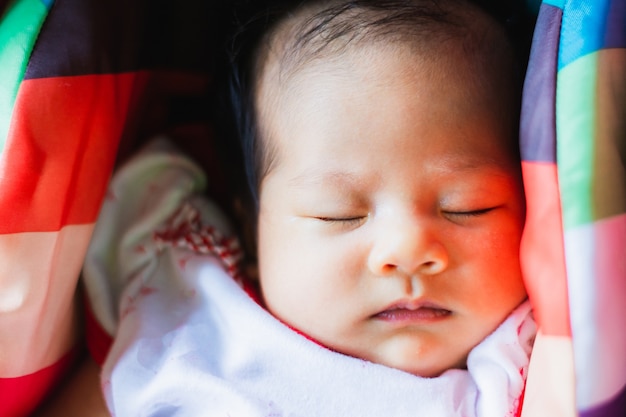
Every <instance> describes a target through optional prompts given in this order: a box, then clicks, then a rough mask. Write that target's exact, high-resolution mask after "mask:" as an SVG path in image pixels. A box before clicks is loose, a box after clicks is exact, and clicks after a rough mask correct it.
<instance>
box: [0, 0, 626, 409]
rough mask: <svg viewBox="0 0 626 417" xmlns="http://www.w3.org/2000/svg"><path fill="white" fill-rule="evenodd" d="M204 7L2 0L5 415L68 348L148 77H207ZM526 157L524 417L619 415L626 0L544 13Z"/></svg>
mask: <svg viewBox="0 0 626 417" xmlns="http://www.w3.org/2000/svg"><path fill="white" fill-rule="evenodd" d="M170 3H172V4H170ZM209 3H211V4H213V3H219V2H213V3H212V2H207V1H198V0H195V1H194V0H182V1H179V2H164V1H161V2H154V1H152V2H148V1H147V0H132V1H130V0H129V1H124V0H110V1H106V2H102V1H97V0H56V1H55V0H11V1H8V2H7V1H2V0H0V415H2V416H8V417H12V416H25V415H29V414H30V413H31V412H32V410H33V409H34V408H35V407H36V406H37V404H38V403H40V402H41V401H43V399H44V398H45V397H46V395H47V394H48V393H49V392H51V390H52V389H53V388H54V387H55V385H56V384H57V383H58V381H59V380H60V379H61V378H62V377H63V375H64V374H65V373H66V372H67V370H68V369H69V368H70V367H71V365H72V363H73V362H74V361H75V357H76V356H77V355H78V354H79V352H80V350H81V345H82V342H81V337H80V334H81V332H80V324H79V322H80V316H81V313H80V311H79V309H78V308H77V305H78V304H79V303H77V302H76V301H75V300H76V296H75V294H76V289H77V282H78V277H79V274H80V268H81V265H82V263H83V258H84V255H85V251H86V248H87V245H88V242H89V240H90V237H91V233H92V230H93V225H94V222H95V220H96V217H97V215H98V211H99V208H100V205H101V203H102V201H103V198H104V195H105V192H106V185H107V182H108V179H109V177H110V174H111V172H112V169H113V166H114V164H115V159H116V157H117V155H118V154H119V153H120V152H121V151H123V150H124V149H125V148H124V147H125V146H126V145H125V144H126V143H128V140H129V138H133V137H134V136H136V134H137V132H138V131H139V130H140V128H141V126H138V123H139V122H138V120H139V119H140V117H139V116H140V114H139V113H140V110H141V109H143V108H145V102H146V101H150V100H151V98H153V97H151V96H150V94H154V91H155V88H154V87H155V81H154V80H155V74H158V71H156V70H157V69H159V70H162V69H168V70H172V69H175V70H177V71H178V70H182V71H186V72H187V73H191V72H193V71H196V70H198V69H200V70H201V71H206V63H207V62H210V59H211V58H210V56H207V54H209V55H210V51H211V45H208V44H206V41H202V42H201V41H199V40H201V39H202V40H205V39H210V36H209V35H210V33H208V32H207V30H208V31H209V32H210V29H211V27H212V26H211V24H208V23H207V22H213V21H215V19H216V16H214V15H213V14H212V12H213V11H212V8H211V7H212V6H210V5H208V4H209ZM181 21H182V22H184V24H181ZM203 28H208V29H203ZM203 30H204V31H203ZM203 42H204V43H203ZM201 87H202V86H201ZM157 90H158V89H157ZM149 93H150V94H149ZM153 122H154V120H153ZM152 127H153V128H155V129H156V128H158V127H160V126H156V125H155V126H152ZM120 144H121V147H120ZM521 148H522V156H523V172H524V181H525V186H526V193H527V199H528V223H527V228H526V232H525V235H524V239H523V244H522V262H523V267H524V273H525V277H526V280H527V287H528V291H529V295H530V300H531V302H532V304H533V307H534V309H535V316H536V319H537V321H538V324H539V336H538V338H537V341H536V344H535V348H534V351H533V356H532V358H531V364H530V371H529V377H528V384H527V389H526V398H525V402H524V407H523V411H522V415H523V416H540V415H541V416H543V415H549V416H576V415H580V416H584V417H596V416H597V417H601V416H606V417H612V416H622V415H626V331H625V330H626V329H625V326H626V325H625V323H624V322H625V320H626V319H625V318H626V171H625V169H626V168H625V164H626V162H625V161H626V0H546V1H544V2H543V3H542V4H541V7H540V9H539V13H538V16H537V24H536V29H535V35H534V40H533V46H532V51H531V57H530V61H529V67H528V74H527V77H526V82H525V87H524V103H523V109H522V124H521Z"/></svg>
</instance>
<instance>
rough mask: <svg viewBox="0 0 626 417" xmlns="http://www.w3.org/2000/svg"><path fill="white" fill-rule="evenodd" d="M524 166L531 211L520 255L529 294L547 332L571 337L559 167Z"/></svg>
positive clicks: (528, 210)
mask: <svg viewBox="0 0 626 417" xmlns="http://www.w3.org/2000/svg"><path fill="white" fill-rule="evenodd" d="M522 169H523V173H524V185H525V189H526V200H527V215H526V227H525V229H524V235H523V237H522V245H521V251H520V258H521V261H522V269H523V271H524V280H525V283H526V289H527V290H528V297H529V299H530V301H531V303H532V305H533V308H534V315H535V319H536V320H537V323H538V325H539V327H540V328H541V331H542V333H543V334H546V335H550V336H565V337H571V335H572V333H571V328H570V316H569V299H568V289H567V274H566V271H565V253H564V248H563V227H562V223H561V203H560V199H559V188H558V180H557V168H556V165H554V164H546V163H539V162H523V163H522Z"/></svg>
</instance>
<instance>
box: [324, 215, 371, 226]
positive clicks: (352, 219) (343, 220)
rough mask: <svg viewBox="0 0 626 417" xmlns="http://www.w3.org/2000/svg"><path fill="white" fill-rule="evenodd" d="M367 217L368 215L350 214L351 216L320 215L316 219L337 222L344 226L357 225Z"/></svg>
mask: <svg viewBox="0 0 626 417" xmlns="http://www.w3.org/2000/svg"><path fill="white" fill-rule="evenodd" d="M366 218H367V216H349V217H326V216H320V217H315V219H317V220H320V221H322V222H325V223H337V224H341V225H342V226H357V225H359V224H360V223H361V222H363V220H365V219H366Z"/></svg>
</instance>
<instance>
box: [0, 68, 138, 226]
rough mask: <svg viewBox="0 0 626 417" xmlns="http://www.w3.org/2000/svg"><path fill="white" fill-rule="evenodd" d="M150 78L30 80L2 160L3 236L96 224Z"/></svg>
mask: <svg viewBox="0 0 626 417" xmlns="http://www.w3.org/2000/svg"><path fill="white" fill-rule="evenodd" d="M144 78H145V74H143V73H125V74H104V75H88V76H76V77H58V78H43V79H32V80H25V81H23V82H22V84H21V86H20V90H19V92H18V96H17V99H16V102H15V108H14V116H13V119H12V124H11V126H10V129H9V135H8V140H7V143H6V148H5V150H4V152H3V153H2V156H1V157H0V186H1V187H2V193H1V194H0V219H2V222H0V234H8V233H19V232H45V231H56V230H59V229H60V228H61V227H63V226H65V225H69V224H85V223H93V222H94V221H95V220H96V217H97V215H98V212H99V209H100V204H101V202H102V198H103V196H104V192H105V190H106V186H107V183H108V179H109V176H110V174H111V170H112V168H113V164H114V162H115V156H116V152H117V146H118V142H119V140H120V137H121V136H122V133H123V130H124V127H125V125H126V122H127V117H128V113H129V107H130V106H131V104H133V100H135V99H136V98H135V93H136V92H137V89H138V88H141V86H142V85H143V83H142V82H141V81H142V80H143V79H144ZM34 104H36V105H34Z"/></svg>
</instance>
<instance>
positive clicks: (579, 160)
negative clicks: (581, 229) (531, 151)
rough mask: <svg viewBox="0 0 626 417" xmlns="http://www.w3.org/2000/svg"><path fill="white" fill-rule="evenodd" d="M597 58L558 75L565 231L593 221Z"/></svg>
mask: <svg viewBox="0 0 626 417" xmlns="http://www.w3.org/2000/svg"><path fill="white" fill-rule="evenodd" d="M597 59H598V56H597V53H592V54H588V55H586V56H584V57H582V58H579V59H577V60H576V61H574V62H572V63H570V64H568V65H567V66H566V67H564V68H563V69H561V70H560V71H559V73H558V75H557V88H556V128H557V166H558V170H559V186H560V190H561V204H562V211H563V226H564V228H565V229H566V230H568V229H571V228H572V227H575V226H580V225H583V224H587V223H591V222H592V221H593V220H594V218H593V176H594V175H593V173H594V166H593V165H594V160H595V148H594V132H595V126H596V111H597V109H596V107H595V97H596V80H597V68H598V67H597Z"/></svg>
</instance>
